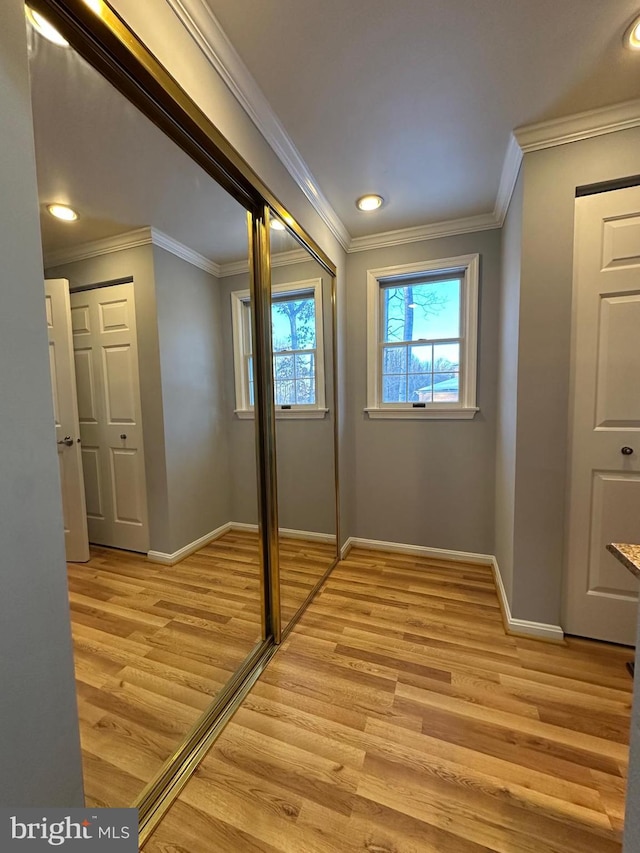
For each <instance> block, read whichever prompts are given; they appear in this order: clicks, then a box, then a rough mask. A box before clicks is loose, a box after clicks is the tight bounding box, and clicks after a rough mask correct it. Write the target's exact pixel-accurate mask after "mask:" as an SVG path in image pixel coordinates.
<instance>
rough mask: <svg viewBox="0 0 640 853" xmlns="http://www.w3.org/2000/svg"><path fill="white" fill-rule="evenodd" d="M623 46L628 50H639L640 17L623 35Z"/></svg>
mask: <svg viewBox="0 0 640 853" xmlns="http://www.w3.org/2000/svg"><path fill="white" fill-rule="evenodd" d="M623 41H624V46H625V47H628V48H629V50H640V17H637V18H636V19H635V20H634V21H633V23H632V24H631V26H630V27H627V29H626V31H625V34H624V39H623Z"/></svg>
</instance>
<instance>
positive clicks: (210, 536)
mask: <svg viewBox="0 0 640 853" xmlns="http://www.w3.org/2000/svg"><path fill="white" fill-rule="evenodd" d="M230 530H249V531H251V532H252V533H257V532H258V525H257V524H245V523H244V522H241V521H227V523H226V524H223V525H221V526H220V527H218V528H216V529H215V530H212V531H211V533H205V535H204V536H201V537H200V538H199V539H196V540H195V542H190V543H189V544H188V545H185V546H184V547H183V548H180V549H179V550H178V551H174V552H173V554H165V553H164V552H162V551H149V552H148V553H147V559H148V560H150V562H152V563H160V564H161V565H163V566H175V564H176V563H179V562H180V561H181V560H184V559H185V557H188V556H189V555H190V554H194V553H195V552H196V551H199V550H200V548H204V546H205V545H208V544H209V543H210V542H213V541H214V540H215V539H219V538H220V537H221V536H224V534H225V533H228V532H229V531H230ZM280 534H281V535H282V536H286V537H288V538H289V539H309V540H310V541H312V542H326V543H328V544H335V541H336V537H335V536H332V535H331V534H330V533H314V532H312V531H310V530H291V529H289V528H287V527H281V528H280Z"/></svg>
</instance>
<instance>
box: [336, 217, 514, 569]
mask: <svg viewBox="0 0 640 853" xmlns="http://www.w3.org/2000/svg"><path fill="white" fill-rule="evenodd" d="M474 252H479V253H480V255H481V262H480V320H479V335H478V346H479V356H478V405H479V407H480V411H479V412H478V413H477V415H476V416H475V418H474V419H473V420H472V421H464V420H460V421H445V420H443V421H438V420H425V421H414V420H369V418H368V416H367V415H366V413H365V412H364V411H363V410H364V408H365V406H366V394H367V363H366V356H367V330H366V316H367V302H366V286H367V281H366V279H367V270H368V269H377V268H380V267H385V266H391V265H393V264H401V263H412V262H414V261H415V262H417V261H421V260H425V261H427V260H433V259H437V258H449V257H453V256H456V255H463V254H470V253H474ZM347 269H348V286H347V347H348V354H347V361H348V366H347V374H348V387H347V397H348V403H347V406H348V409H347V411H348V418H349V419H350V428H351V430H352V435H351V438H350V439H348V440H347V447H348V448H349V449H350V451H351V453H352V454H353V456H352V460H351V465H352V468H351V474H350V477H351V482H352V484H353V487H352V491H351V493H350V498H351V513H352V527H351V531H352V532H351V535H353V536H357V537H363V538H366V539H382V540H387V541H391V542H403V543H408V544H412V545H425V546H429V547H435V548H448V549H452V550H460V551H472V552H476V553H484V554H488V553H493V534H494V531H493V508H494V481H495V422H496V372H497V337H498V320H497V318H498V302H499V289H500V232H499V231H497V230H494V231H483V232H479V233H474V234H464V235H460V236H456V237H446V238H443V239H438V240H427V241H424V242H420V243H411V244H408V245H405V246H394V247H391V248H387V249H375V250H371V251H367V252H358V253H354V254H351V255H349V257H348V262H347Z"/></svg>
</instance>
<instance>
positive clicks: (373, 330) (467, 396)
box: [365, 254, 480, 420]
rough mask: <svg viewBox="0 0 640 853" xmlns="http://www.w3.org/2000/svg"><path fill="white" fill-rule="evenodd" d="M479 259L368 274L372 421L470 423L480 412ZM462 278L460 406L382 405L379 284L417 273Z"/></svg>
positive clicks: (420, 264) (466, 257)
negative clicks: (399, 420)
mask: <svg viewBox="0 0 640 853" xmlns="http://www.w3.org/2000/svg"><path fill="white" fill-rule="evenodd" d="M479 269H480V255H478V254H475V255H460V256H459V257H456V258H442V259H439V260H435V261H419V262H417V263H414V264H401V265H398V266H392V267H382V268H381V269H375V270H367V407H366V409H365V412H366V413H367V414H368V416H369V417H370V418H408V419H414V420H430V419H440V420H455V419H461V420H471V419H472V418H473V417H475V414H476V412H478V411H479V409H478V407H477V405H476V382H477V369H478V366H477V365H478V277H479ZM434 272H442V273H451V272H460V273H462V275H463V285H462V289H463V294H464V295H463V307H462V317H461V325H462V328H461V330H460V331H461V342H462V358H461V367H462V371H461V380H462V381H461V388H460V401H459V402H458V403H428V404H427V405H426V406H425V408H424V409H421V408H420V409H419V408H414V407H413V406H412V404H411V403H394V404H389V403H383V402H382V399H381V382H380V358H379V352H380V282H381V281H382V280H383V281H384V282H385V283H388V281H389V279H393V278H396V277H397V278H404V277H406V276H408V275H413V274H418V273H434Z"/></svg>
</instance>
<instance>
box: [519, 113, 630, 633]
mask: <svg viewBox="0 0 640 853" xmlns="http://www.w3.org/2000/svg"><path fill="white" fill-rule="evenodd" d="M523 169H524V177H523V180H524V196H523V212H522V215H523V221H522V263H521V279H520V327H519V349H518V402H517V435H516V488H515V516H514V555H513V561H514V574H513V601H512V612H513V615H514V616H515V617H516V618H519V619H530V620H532V621H538V622H547V623H551V624H556V625H557V624H561V595H562V573H563V559H564V541H565V519H564V512H565V500H566V495H565V489H566V474H567V431H568V408H569V358H570V328H571V290H572V277H573V227H574V206H575V190H576V187H578V186H581V185H585V184H591V183H596V182H598V181H606V180H611V179H613V178H618V177H622V176H625V175H635V174H638V173H640V128H634V129H631V130H625V131H621V132H618V133H612V134H607V135H605V136H601V137H597V138H594V139H588V140H584V141H581V142H574V143H572V144H570V145H561V146H559V147H557V148H550V149H547V150H543V151H536V152H533V153H530V154H526V155H525V157H524V163H523ZM541 377H544V381H541Z"/></svg>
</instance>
